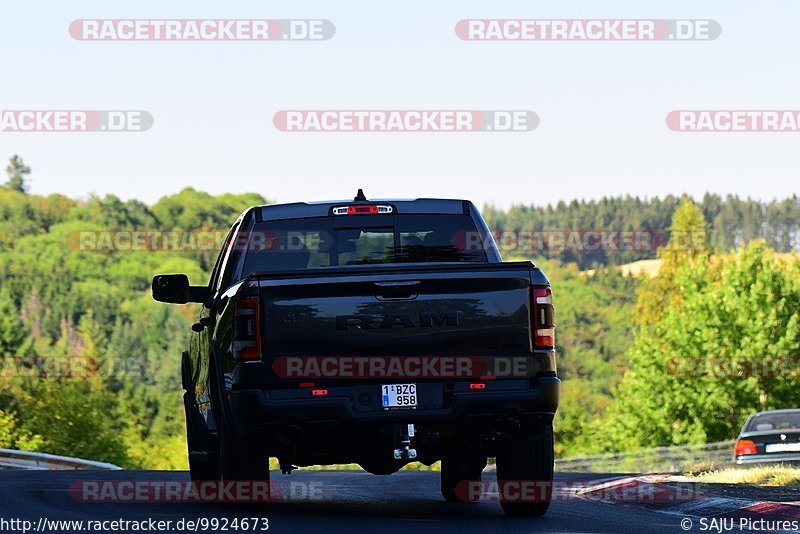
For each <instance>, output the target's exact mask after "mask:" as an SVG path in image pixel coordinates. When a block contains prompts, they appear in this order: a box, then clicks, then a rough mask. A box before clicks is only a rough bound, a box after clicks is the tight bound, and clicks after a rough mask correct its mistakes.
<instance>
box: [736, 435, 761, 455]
mask: <svg viewBox="0 0 800 534" xmlns="http://www.w3.org/2000/svg"><path fill="white" fill-rule="evenodd" d="M734 454H735V455H736V456H747V455H748V454H758V451H757V450H756V444H755V443H754V442H753V441H751V440H749V439H740V440H739V441H737V442H736V448H735V449H734Z"/></svg>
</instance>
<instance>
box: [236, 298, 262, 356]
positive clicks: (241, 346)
mask: <svg viewBox="0 0 800 534" xmlns="http://www.w3.org/2000/svg"><path fill="white" fill-rule="evenodd" d="M259 316H260V314H259V310H258V299H257V298H243V299H239V300H238V301H237V302H236V308H235V311H234V314H233V357H234V358H235V359H236V360H238V361H247V360H258V359H260V358H261V321H260V320H259Z"/></svg>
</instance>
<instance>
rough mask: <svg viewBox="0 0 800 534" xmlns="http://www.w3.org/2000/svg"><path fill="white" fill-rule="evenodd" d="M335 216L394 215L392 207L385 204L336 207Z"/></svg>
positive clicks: (334, 209)
mask: <svg viewBox="0 0 800 534" xmlns="http://www.w3.org/2000/svg"><path fill="white" fill-rule="evenodd" d="M332 211H333V214H334V215H377V214H386V213H392V211H394V210H393V209H392V207H391V206H388V205H385V204H366V205H355V206H336V207H335V208H333V210H332Z"/></svg>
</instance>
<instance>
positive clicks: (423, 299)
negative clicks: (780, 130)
mask: <svg viewBox="0 0 800 534" xmlns="http://www.w3.org/2000/svg"><path fill="white" fill-rule="evenodd" d="M152 291H153V298H155V299H156V300H158V301H161V302H168V303H177V304H180V303H186V302H197V303H202V304H203V306H202V308H201V311H200V312H199V317H198V319H197V322H196V323H195V324H194V325H193V326H192V330H193V331H194V333H193V334H192V335H191V340H190V343H189V347H188V350H187V351H186V352H184V354H183V360H182V380H183V387H184V389H185V390H186V393H185V395H184V405H185V410H186V420H187V433H188V448H189V465H190V471H191V476H192V479H193V480H223V481H224V480H269V462H268V460H269V458H270V457H276V458H277V459H278V461H279V462H280V467H281V470H282V471H284V472H291V470H292V469H294V468H295V467H296V466H309V465H330V464H338V463H358V464H359V465H361V466H362V467H363V468H364V469H365V470H367V471H369V472H371V473H375V474H390V473H393V472H395V471H397V470H398V469H400V468H401V467H403V466H404V465H405V464H407V463H409V462H410V461H418V462H422V463H423V464H426V465H430V464H432V463H434V462H436V461H437V460H441V462H442V463H441V491H442V495H443V496H444V498H445V499H447V500H465V496H464V495H463V492H461V493H460V489H459V488H460V487H461V486H460V484H461V485H463V483H462V482H461V481H475V480H480V479H481V472H482V470H483V468H484V467H485V466H486V462H487V457H494V458H496V463H497V477H498V480H502V481H535V483H536V484H544V485H549V484H550V482H551V481H552V478H553V427H552V423H553V415H554V413H555V411H556V406H557V404H558V394H559V384H560V383H559V379H558V378H557V376H556V362H555V350H554V344H555V343H554V326H553V304H552V298H551V292H550V282H549V281H548V279H547V277H546V276H545V275H544V274H543V273H542V271H540V270H539V269H538V268H537V267H535V266H534V265H533V264H532V263H530V262H503V261H502V260H501V258H500V254H499V253H498V250H497V247H496V245H495V242H494V239H493V238H492V236H491V234H490V233H489V231H488V229H487V227H486V223H485V222H484V221H483V218H482V217H481V216H480V214H479V213H478V211H477V210H476V208H475V206H474V205H473V204H472V203H471V202H469V201H464V200H443V199H414V200H375V201H368V200H367V199H366V198H365V197H364V195H363V193H362V192H361V191H360V190H359V194H358V196H356V198H355V199H354V200H353V201H340V202H320V203H295V204H280V205H267V206H258V207H253V208H250V209H248V210H246V211H245V212H244V213H242V215H241V216H240V217H239V218H238V219H237V220H236V222H235V223H234V224H233V226H232V228H231V230H230V233H229V234H228V236H227V238H226V240H225V244H224V246H223V248H222V251H221V252H220V254H219V257H218V259H217V263H216V266H215V268H214V271H213V273H212V275H211V280H210V282H209V284H208V286H190V285H189V281H188V278H187V277H186V276H185V275H182V274H166V275H158V276H156V277H155V278H154V279H153V286H152ZM549 501H550V492H544V493H542V495H540V496H539V497H537V498H535V499H530V500H525V501H519V500H517V501H513V502H512V501H511V500H506V499H501V504H502V505H503V508H504V510H505V511H506V513H508V514H510V515H529V516H531V515H542V514H544V513H545V512H546V511H547V508H548V506H549Z"/></svg>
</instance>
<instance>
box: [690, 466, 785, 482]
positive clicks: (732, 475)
mask: <svg viewBox="0 0 800 534" xmlns="http://www.w3.org/2000/svg"><path fill="white" fill-rule="evenodd" d="M687 476H688V477H689V478H690V479H692V480H693V481H695V482H711V483H717V484H757V485H760V486H800V467H792V466H787V465H782V464H778V465H764V466H753V467H746V468H742V467H731V468H726V469H717V470H714V471H705V472H701V473H689V474H688V475H687Z"/></svg>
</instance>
